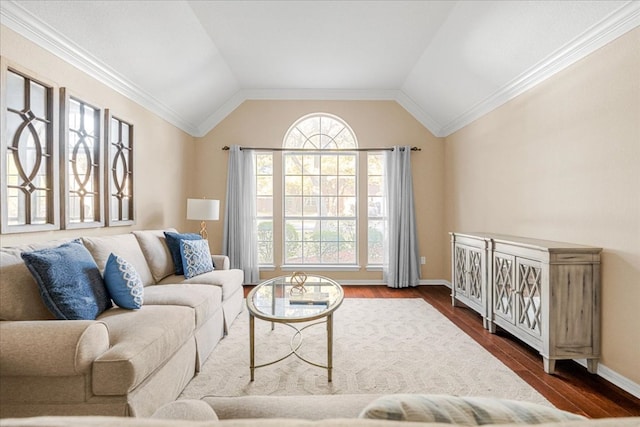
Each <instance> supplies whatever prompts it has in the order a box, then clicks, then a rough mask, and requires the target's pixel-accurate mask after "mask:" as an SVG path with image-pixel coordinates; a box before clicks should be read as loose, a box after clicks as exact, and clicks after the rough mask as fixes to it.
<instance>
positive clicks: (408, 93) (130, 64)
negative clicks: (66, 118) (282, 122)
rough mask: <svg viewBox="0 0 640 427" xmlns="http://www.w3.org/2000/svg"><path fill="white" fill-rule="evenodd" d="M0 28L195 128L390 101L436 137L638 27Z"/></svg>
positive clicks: (145, 15)
mask: <svg viewBox="0 0 640 427" xmlns="http://www.w3.org/2000/svg"><path fill="white" fill-rule="evenodd" d="M0 4H1V6H0V8H1V9H0V11H1V17H2V24H4V25H7V26H8V27H9V28H12V29H13V30H15V31H17V32H19V33H20V34H22V35H24V36H25V37H27V38H29V39H30V40H32V41H34V42H36V43H38V44H39V45H41V46H43V47H44V48H46V49H48V50H50V51H52V52H53V53H55V54H56V55H58V56H61V57H62V58H63V59H65V60H68V61H69V62H71V63H72V64H74V65H76V66H78V67H79V68H80V69H82V70H83V71H86V72H87V73H89V74H90V75H93V76H94V77H96V78H97V79H99V80H100V81H102V82H104V83H106V84H108V85H109V86H111V87H113V88H114V89H116V90H118V91H119V92H121V93H123V94H125V95H127V96H129V97H130V98H132V99H133V100H135V101H137V102H139V103H140V104H142V105H144V106H145V107H147V108H149V109H150V110H152V111H153V112H155V113H157V114H158V115H160V116H161V117H163V118H165V119H166V120H168V121H169V122H171V123H173V124H174V125H176V126H178V127H179V128H181V129H183V130H184V131H186V132H188V133H190V134H191V135H194V136H202V135H204V134H206V133H207V132H208V131H209V130H211V129H212V128H213V127H214V126H215V125H216V124H218V123H219V122H220V121H221V120H222V119H224V117H225V116H226V115H228V114H229V113H230V112H232V111H233V110H234V109H235V108H236V107H237V106H238V105H240V104H241V103H242V102H244V101H245V100H247V99H338V100H341V99H347V100H395V101H397V102H398V103H399V104H401V105H402V106H403V107H404V108H405V109H407V111H409V112H410V113H411V114H412V115H414V116H415V117H416V118H417V119H418V120H419V121H420V122H421V123H422V124H423V125H424V126H426V127H427V128H428V129H429V130H430V131H431V132H432V133H433V134H434V135H437V136H446V135H448V134H450V133H452V132H454V131H456V130H458V129H460V128H461V127H463V126H465V125H466V124H468V123H470V122H471V121H473V120H475V119H476V118H478V117H480V116H482V115H483V114H486V113H487V112H489V111H491V110H492V109H494V108H496V107H498V106H499V105H501V104H503V103H504V102H506V101H508V100H509V99H511V98H513V97H515V96H517V95H518V94H520V93H522V92H523V91H525V90H527V89H529V88H531V87H532V86H534V85H536V84H538V83H539V82H541V81H542V80H544V79H546V78H548V77H549V76H551V75H553V74H554V73H556V72H558V71H560V70H562V69H564V68H566V67H567V66H568V65H570V64H572V63H574V62H575V61H577V60H579V59H580V58H582V57H584V56H586V55H587V54H589V53H591V52H592V51H594V50H595V49H597V48H599V47H601V46H602V45H604V44H605V43H607V42H609V41H611V40H613V39H615V38H616V37H619V36H620V35H621V34H624V33H625V32H627V31H629V30H631V29H633V28H635V27H637V26H639V25H640V2H638V1H595V0H591V1H400V0H393V1H240V0H236V1H208V0H193V1H185V0H177V1H164V0H162V1H150V0H141V1H138V0H135V1H134V0H127V1H101V0H90V1H89V0H76V1H68V0H63V1H49V0H40V1H25V0H16V1H14V0H3V1H2V2H0Z"/></svg>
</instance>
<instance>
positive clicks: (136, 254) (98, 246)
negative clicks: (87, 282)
mask: <svg viewBox="0 0 640 427" xmlns="http://www.w3.org/2000/svg"><path fill="white" fill-rule="evenodd" d="M82 242H83V243H84V245H85V246H86V247H87V249H89V252H91V255H92V256H93V259H94V260H95V261H96V264H98V268H99V269H100V271H104V267H105V266H106V265H107V260H108V259H109V255H111V253H114V254H116V255H118V256H121V257H122V258H124V259H126V260H127V261H128V262H129V263H131V264H132V265H133V267H134V268H135V269H136V271H137V272H138V274H139V275H140V279H141V280H142V284H143V285H144V286H148V285H151V284H153V283H155V282H154V281H153V276H152V275H151V270H149V265H148V264H147V260H146V259H145V257H144V254H143V253H142V249H140V245H139V244H138V240H137V239H136V237H135V236H134V235H133V234H116V235H114V236H103V237H83V238H82Z"/></svg>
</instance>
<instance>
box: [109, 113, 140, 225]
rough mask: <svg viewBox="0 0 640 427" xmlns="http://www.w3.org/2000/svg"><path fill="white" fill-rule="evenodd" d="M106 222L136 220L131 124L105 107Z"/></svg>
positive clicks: (117, 223)
mask: <svg viewBox="0 0 640 427" xmlns="http://www.w3.org/2000/svg"><path fill="white" fill-rule="evenodd" d="M105 116H106V123H107V126H106V128H107V136H106V138H105V139H106V141H107V150H106V152H107V159H108V167H107V171H106V181H107V194H106V205H107V210H108V215H107V221H108V225H110V226H116V225H130V224H134V223H135V203H134V202H135V199H134V196H133V148H134V143H133V125H132V124H131V123H129V122H127V121H125V120H122V119H120V118H118V117H116V116H112V115H111V113H110V112H109V110H108V109H107V110H106V114H105Z"/></svg>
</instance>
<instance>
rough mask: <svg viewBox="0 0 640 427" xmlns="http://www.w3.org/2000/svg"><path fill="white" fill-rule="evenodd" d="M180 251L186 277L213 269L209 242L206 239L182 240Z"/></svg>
mask: <svg viewBox="0 0 640 427" xmlns="http://www.w3.org/2000/svg"><path fill="white" fill-rule="evenodd" d="M180 253H181V254H182V265H183V267H184V277H185V278H186V279H190V278H192V277H193V276H197V275H198V274H202V273H207V272H209V271H213V261H212V260H211V254H210V253H209V242H207V241H206V240H181V241H180Z"/></svg>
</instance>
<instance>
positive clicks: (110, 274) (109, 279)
mask: <svg viewBox="0 0 640 427" xmlns="http://www.w3.org/2000/svg"><path fill="white" fill-rule="evenodd" d="M104 282H105V284H106V285H107V290H108V291H109V295H111V299H112V300H113V302H115V303H116V305H117V306H118V307H121V308H126V309H129V310H135V309H138V308H140V307H142V299H143V296H144V286H143V285H142V279H140V275H139V274H138V272H137V271H136V269H135V268H133V265H131V264H129V263H128V262H127V261H126V260H125V259H124V258H122V257H119V256H118V255H115V254H113V253H112V254H111V255H109V259H108V260H107V264H106V265H105V267H104Z"/></svg>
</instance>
